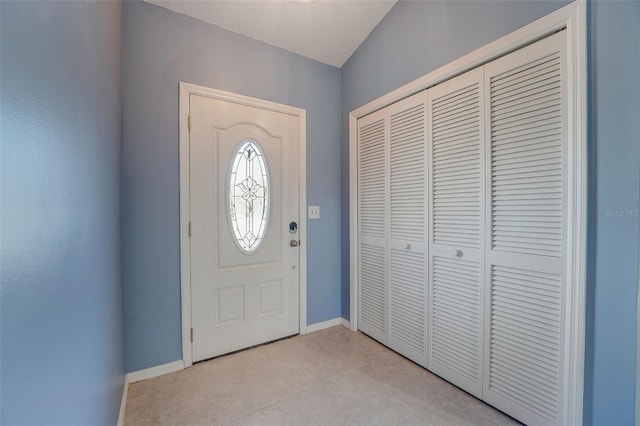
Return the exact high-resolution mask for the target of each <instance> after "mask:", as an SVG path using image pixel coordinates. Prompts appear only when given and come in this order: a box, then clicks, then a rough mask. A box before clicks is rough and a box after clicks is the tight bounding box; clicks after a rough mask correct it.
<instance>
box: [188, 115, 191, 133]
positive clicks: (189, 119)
mask: <svg viewBox="0 0 640 426" xmlns="http://www.w3.org/2000/svg"><path fill="white" fill-rule="evenodd" d="M187 128H188V129H189V131H191V116H189V118H188V119H187Z"/></svg>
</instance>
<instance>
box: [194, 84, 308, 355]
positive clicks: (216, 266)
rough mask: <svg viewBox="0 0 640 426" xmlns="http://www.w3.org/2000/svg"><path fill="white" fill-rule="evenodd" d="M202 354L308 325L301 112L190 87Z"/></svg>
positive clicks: (197, 339)
mask: <svg viewBox="0 0 640 426" xmlns="http://www.w3.org/2000/svg"><path fill="white" fill-rule="evenodd" d="M189 108H190V116H191V132H190V153H189V158H190V171H189V172H190V188H191V193H190V196H189V198H190V211H191V217H190V220H191V240H190V241H191V306H192V310H191V313H192V326H193V343H192V345H193V346H192V350H193V361H194V362H195V361H199V360H203V359H207V358H211V357H214V356H217V355H221V354H225V353H229V352H232V351H235V350H238V349H242V348H246V347H250V346H253V345H257V344H260V343H264V342H268V341H272V340H275V339H279V338H282V337H286V336H290V335H293V334H297V333H298V332H299V297H298V294H299V293H298V292H299V289H298V260H299V259H298V257H299V256H298V247H297V244H298V239H299V237H298V232H299V230H298V223H299V221H298V211H299V206H298V149H299V147H298V143H299V140H298V139H299V136H298V135H299V125H300V123H299V118H298V117H296V116H293V115H288V114H284V113H279V112H274V111H269V110H265V109H260V108H255V107H251V106H246V105H240V104H237V103H233V102H228V101H222V100H217V99H213V98H208V97H203V96H198V95H193V94H192V95H190V100H189Z"/></svg>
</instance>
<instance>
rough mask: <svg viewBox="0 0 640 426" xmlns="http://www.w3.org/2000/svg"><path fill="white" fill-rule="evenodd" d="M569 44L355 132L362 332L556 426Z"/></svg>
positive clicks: (517, 57)
mask: <svg viewBox="0 0 640 426" xmlns="http://www.w3.org/2000/svg"><path fill="white" fill-rule="evenodd" d="M567 96H568V95H567V90H566V42H565V31H561V32H558V33H556V34H554V35H551V36H548V37H547V38H545V39H543V40H540V41H538V42H535V43H532V44H530V45H529V46H526V47H524V48H522V49H519V50H517V51H515V52H513V53H510V54H508V55H506V56H503V57H501V58H498V59H496V60H494V61H492V62H490V63H488V64H485V65H483V66H480V67H478V68H476V69H474V70H471V71H468V72H466V73H464V74H462V75H459V76H457V77H455V78H453V79H450V80H448V81H445V82H443V83H441V84H439V85H436V86H434V87H431V88H429V89H428V90H426V91H424V92H421V93H419V94H416V95H414V96H412V97H410V98H407V99H405V100H403V101H400V102H398V103H395V104H393V105H390V106H388V107H386V108H384V109H382V110H379V111H377V112H375V113H373V114H371V115H368V116H366V117H364V118H362V119H360V120H359V121H358V179H359V180H358V194H359V199H358V212H359V216H358V222H359V233H358V253H359V259H358V265H359V283H358V284H359V328H360V329H361V330H362V331H363V332H365V333H367V334H369V335H370V336H372V337H374V338H376V339H377V340H379V341H381V342H382V343H385V344H387V345H388V346H389V347H391V348H392V349H394V350H396V351H398V352H399V353H401V354H403V355H405V356H407V357H408V358H410V359H412V360H414V361H416V362H418V363H420V364H421V365H423V366H425V367H427V368H428V369H430V370H431V371H433V372H435V373H436V374H438V375H440V376H441V377H443V378H445V379H447V380H448V381H450V382H452V383H454V384H456V385H457V386H459V387H460V388H462V389H464V390H466V391H468V392H469V393H471V394H473V395H475V396H477V397H478V398H481V399H483V400H485V401H487V402H488V403H490V404H492V405H494V406H495V407H497V408H499V409H501V410H503V411H505V412H506V413H508V414H510V415H512V416H514V417H515V418H517V419H518V420H521V421H523V422H525V423H527V424H544V425H553V424H563V423H564V419H565V418H566V417H565V416H566V414H565V412H566V402H565V401H564V400H563V389H564V388H565V385H566V380H569V378H568V377H567V375H566V373H565V370H566V369H565V368H564V367H565V366H564V363H565V361H564V341H565V337H566V330H567V328H568V324H566V320H565V318H564V316H565V310H566V308H565V305H566V303H567V300H566V298H567V294H566V293H567V291H566V285H565V283H566V272H565V271H566V269H567V264H566V263H567V260H566V249H567V247H566V246H567V243H566V241H567V234H566V229H567V217H566V212H567V200H568V197H567V193H568V188H567V164H568V161H567V158H568V155H569V153H568V151H567V146H568V129H567V111H566V109H567Z"/></svg>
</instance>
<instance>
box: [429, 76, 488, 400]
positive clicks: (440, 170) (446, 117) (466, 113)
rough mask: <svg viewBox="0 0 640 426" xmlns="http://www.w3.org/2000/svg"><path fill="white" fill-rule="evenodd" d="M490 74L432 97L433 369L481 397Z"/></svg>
mask: <svg viewBox="0 0 640 426" xmlns="http://www.w3.org/2000/svg"><path fill="white" fill-rule="evenodd" d="M483 98H484V90H483V71H482V68H481V67H480V68H477V69H475V70H472V71H469V72H467V73H465V74H463V75H461V76H459V77H456V78H453V79H451V80H449V81H447V82H444V83H442V84H440V85H438V86H435V87H433V88H431V89H429V90H428V91H427V99H428V112H429V114H428V117H429V120H428V138H429V143H428V146H429V155H428V158H429V162H428V164H429V173H428V174H429V188H430V191H431V197H430V200H429V212H430V214H429V305H430V306H431V310H430V312H429V318H430V320H429V328H430V330H429V336H430V349H429V358H428V363H429V369H430V370H432V371H433V372H435V373H436V374H438V375H440V376H442V377H444V378H445V379H447V380H449V381H450V382H452V383H454V384H456V385H457V386H460V387H461V388H462V389H464V390H466V391H467V392H469V393H471V394H473V395H476V396H478V397H481V395H482V380H483V369H482V367H483V355H484V347H483V345H484V325H483V321H484V226H485V219H484V218H485V214H484V198H483V196H482V191H483V188H484V131H483V129H484V111H483Z"/></svg>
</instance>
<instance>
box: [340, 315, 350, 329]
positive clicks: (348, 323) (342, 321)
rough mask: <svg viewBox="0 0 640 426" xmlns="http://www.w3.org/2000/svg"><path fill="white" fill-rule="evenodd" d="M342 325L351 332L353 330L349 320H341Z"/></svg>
mask: <svg viewBox="0 0 640 426" xmlns="http://www.w3.org/2000/svg"><path fill="white" fill-rule="evenodd" d="M340 324H342V326H343V327H347V328H348V329H349V330H351V322H350V321H349V320H346V319H344V318H340Z"/></svg>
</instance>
